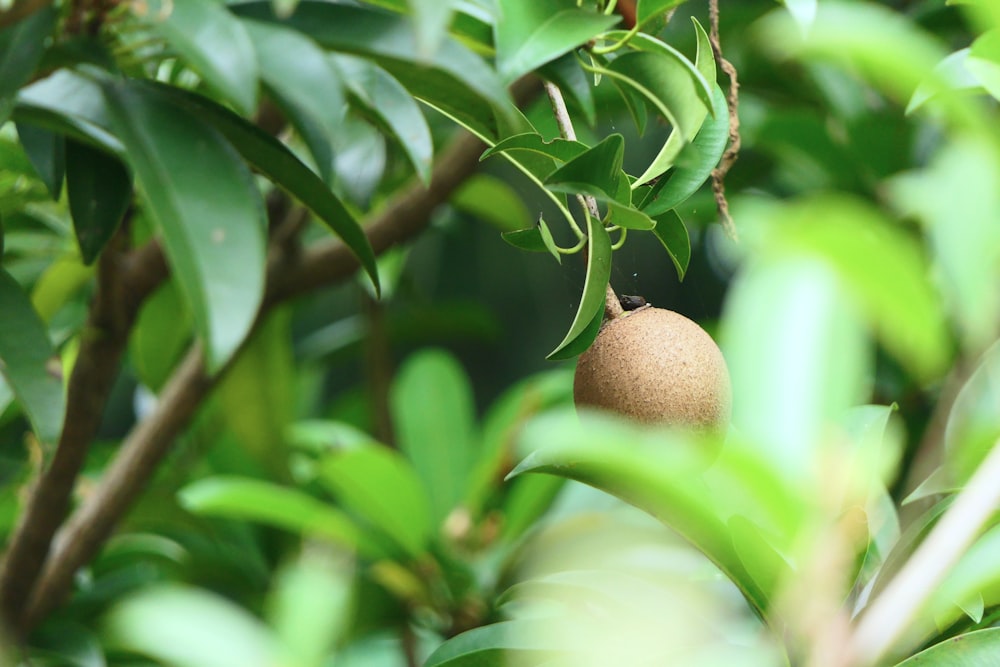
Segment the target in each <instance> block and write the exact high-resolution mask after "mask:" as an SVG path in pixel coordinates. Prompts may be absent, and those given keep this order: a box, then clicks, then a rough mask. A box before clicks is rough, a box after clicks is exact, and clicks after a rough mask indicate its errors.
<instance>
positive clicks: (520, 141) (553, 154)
mask: <svg viewBox="0 0 1000 667" xmlns="http://www.w3.org/2000/svg"><path fill="white" fill-rule="evenodd" d="M587 150H589V149H588V146H587V145H586V144H584V143H581V142H579V141H570V140H569V139H558V138H557V139H553V140H551V141H545V139H544V138H543V137H542V135H540V134H539V133H537V132H525V133H523V134H515V135H514V136H512V137H507V138H506V139H503V140H501V141H499V142H497V143H496V144H495V145H493V146H491V147H490V148H488V149H486V151H485V152H484V153H483V155H482V158H480V159H483V160H485V159H486V158H488V157H491V156H493V155H496V154H497V153H516V152H517V151H530V152H534V153H540V154H542V155H545V156H547V157H550V158H552V159H554V160H558V161H559V162H569V161H570V160H572V159H574V158H577V157H580V156H581V155H583V154H584V153H586V152H587ZM538 176H539V177H540V178H545V176H548V174H545V175H542V174H538Z"/></svg>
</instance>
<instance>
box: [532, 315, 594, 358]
mask: <svg viewBox="0 0 1000 667" xmlns="http://www.w3.org/2000/svg"><path fill="white" fill-rule="evenodd" d="M602 324H604V309H603V308H601V309H599V310H598V311H597V312H596V313H595V314H594V317H593V319H591V320H590V324H588V325H587V326H586V328H584V329H583V331H581V332H580V333H579V335H577V337H576V338H574V339H573V340H572V341H570V342H569V344H568V345H566V347H564V348H562V349H561V350H559V351H558V352H553V353H551V354H550V355H549V356H548V357H546V358H547V359H548V360H549V361H562V360H563V359H572V358H574V357H577V356H579V355H581V354H583V353H584V352H586V350H587V348H588V347H590V346H591V345H592V344H593V342H594V340H596V339H597V334H598V333H600V331H601V325H602Z"/></svg>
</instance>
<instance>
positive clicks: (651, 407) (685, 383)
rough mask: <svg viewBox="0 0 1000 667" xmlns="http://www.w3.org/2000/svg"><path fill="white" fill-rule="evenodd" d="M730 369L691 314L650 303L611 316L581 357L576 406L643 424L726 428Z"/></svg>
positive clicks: (575, 379)
mask: <svg viewBox="0 0 1000 667" xmlns="http://www.w3.org/2000/svg"><path fill="white" fill-rule="evenodd" d="M731 396H732V389H731V385H730V381H729V370H728V369H727V368H726V361H725V359H723V357H722V352H721V351H720V350H719V348H718V346H717V345H716V344H715V341H713V340H712V338H711V336H709V335H708V334H707V333H705V330H704V329H702V328H701V327H700V326H698V325H697V324H695V323H694V322H692V321H691V320H689V319H688V318H686V317H684V316H683V315H680V314H678V313H675V312H673V311H671V310H664V309H662V308H653V307H652V306H646V307H643V308H640V309H638V310H633V311H630V312H628V311H627V312H625V313H623V314H621V315H620V316H618V317H616V318H614V319H612V320H609V321H608V322H606V323H605V324H604V326H603V327H602V328H601V331H600V333H598V334H597V339H596V340H595V341H594V344H593V345H591V346H590V348H589V349H588V350H587V351H586V352H584V353H583V354H582V355H580V359H579V362H578V363H577V367H576V375H575V377H574V379H573V399H574V401H575V402H576V405H577V407H584V406H586V407H593V408H601V409H605V410H610V411H613V412H617V413H618V414H621V415H625V416H627V417H631V418H633V419H636V420H638V421H640V422H646V423H659V424H675V425H685V426H696V427H709V428H713V429H720V430H722V429H725V428H727V427H728V425H729V418H730V415H731V411H732V407H731V404H732V398H731Z"/></svg>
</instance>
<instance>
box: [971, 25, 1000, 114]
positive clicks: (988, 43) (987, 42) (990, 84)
mask: <svg viewBox="0 0 1000 667" xmlns="http://www.w3.org/2000/svg"><path fill="white" fill-rule="evenodd" d="M965 66H966V68H967V69H968V70H969V71H970V72H972V74H973V75H975V77H976V79H977V80H978V81H979V83H980V84H982V86H983V88H985V89H986V91H987V92H988V93H989V94H990V95H992V96H993V97H994V98H996V99H1000V29H993V30H990V31H989V32H987V33H984V34H982V35H980V36H979V37H977V38H976V41H974V42H973V43H972V48H971V50H970V53H969V57H968V59H967V60H966V62H965Z"/></svg>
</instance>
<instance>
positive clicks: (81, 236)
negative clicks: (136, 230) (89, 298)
mask: <svg viewBox="0 0 1000 667" xmlns="http://www.w3.org/2000/svg"><path fill="white" fill-rule="evenodd" d="M66 195H67V198H68V199H69V211H70V215H72V217H73V231H74V232H75V233H76V242H77V243H78V244H79V246H80V256H81V257H82V258H83V262H84V264H92V263H93V262H94V261H95V260H96V259H97V257H98V256H99V255H100V254H101V251H102V250H104V246H105V245H107V243H108V241H110V240H111V237H112V236H114V233H115V230H117V229H118V224H119V223H120V222H121V221H122V218H123V217H124V215H125V211H126V210H127V209H128V207H129V204H131V203H132V175H131V174H130V173H129V172H128V170H127V169H126V168H125V165H123V164H122V163H121V161H120V160H118V158H116V157H113V156H111V155H109V154H107V153H105V152H104V151H102V150H99V149H96V148H91V147H90V146H88V145H87V144H82V143H80V142H77V141H74V140H72V139H70V140H68V141H67V142H66Z"/></svg>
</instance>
